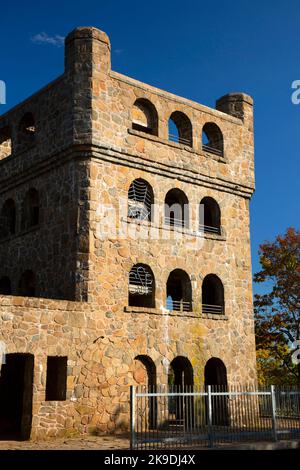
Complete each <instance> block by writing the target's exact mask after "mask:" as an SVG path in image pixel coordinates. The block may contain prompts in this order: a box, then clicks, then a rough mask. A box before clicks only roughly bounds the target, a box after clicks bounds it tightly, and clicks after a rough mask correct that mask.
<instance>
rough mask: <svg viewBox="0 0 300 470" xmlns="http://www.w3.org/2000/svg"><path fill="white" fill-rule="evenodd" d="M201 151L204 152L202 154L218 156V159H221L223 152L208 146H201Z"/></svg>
mask: <svg viewBox="0 0 300 470" xmlns="http://www.w3.org/2000/svg"><path fill="white" fill-rule="evenodd" d="M202 150H204V152H209V153H213V154H214V155H218V156H219V157H223V150H220V149H218V148H216V147H211V146H210V145H205V144H202Z"/></svg>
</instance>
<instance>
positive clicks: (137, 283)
mask: <svg viewBox="0 0 300 470" xmlns="http://www.w3.org/2000/svg"><path fill="white" fill-rule="evenodd" d="M152 288H153V277H152V274H151V273H150V272H149V271H148V270H147V269H146V268H145V267H144V266H133V267H132V269H131V271H130V273H129V293H130V294H134V295H149V294H151V293H152Z"/></svg>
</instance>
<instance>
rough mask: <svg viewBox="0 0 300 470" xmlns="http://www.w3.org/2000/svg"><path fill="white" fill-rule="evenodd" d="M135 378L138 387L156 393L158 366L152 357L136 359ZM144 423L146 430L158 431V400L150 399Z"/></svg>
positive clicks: (146, 404)
mask: <svg viewBox="0 0 300 470" xmlns="http://www.w3.org/2000/svg"><path fill="white" fill-rule="evenodd" d="M133 378H134V381H135V383H136V384H137V385H138V386H142V387H143V388H145V389H146V390H145V391H148V392H150V393H155V392H156V366H155V363H154V362H153V360H152V359H151V357H149V356H146V355H138V356H136V357H135V358H134V370H133ZM145 406H146V407H147V410H146V413H145V416H146V422H144V424H145V426H146V429H147V428H148V429H156V426H157V398H156V397H155V396H154V397H149V398H148V401H147V403H145Z"/></svg>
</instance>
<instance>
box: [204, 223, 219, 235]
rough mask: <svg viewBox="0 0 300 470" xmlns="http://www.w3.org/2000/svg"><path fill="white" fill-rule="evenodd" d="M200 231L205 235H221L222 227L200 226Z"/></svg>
mask: <svg viewBox="0 0 300 470" xmlns="http://www.w3.org/2000/svg"><path fill="white" fill-rule="evenodd" d="M199 231H200V232H204V233H216V234H217V235H220V233H221V229H220V227H212V226H211V225H202V224H199Z"/></svg>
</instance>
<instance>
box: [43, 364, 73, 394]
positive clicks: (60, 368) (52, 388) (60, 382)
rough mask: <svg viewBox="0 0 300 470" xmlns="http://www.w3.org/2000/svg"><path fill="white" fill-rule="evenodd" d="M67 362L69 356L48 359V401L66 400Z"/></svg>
mask: <svg viewBox="0 0 300 470" xmlns="http://www.w3.org/2000/svg"><path fill="white" fill-rule="evenodd" d="M67 362H68V358H67V356H48V357H47V377H46V401H48V400H49V401H63V400H66V397H67Z"/></svg>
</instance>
